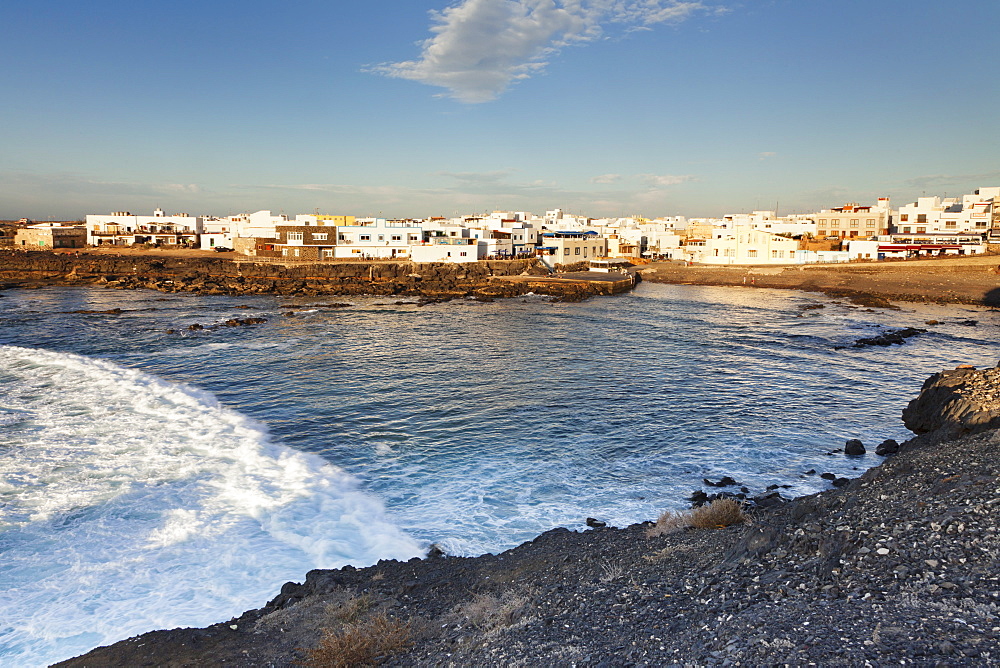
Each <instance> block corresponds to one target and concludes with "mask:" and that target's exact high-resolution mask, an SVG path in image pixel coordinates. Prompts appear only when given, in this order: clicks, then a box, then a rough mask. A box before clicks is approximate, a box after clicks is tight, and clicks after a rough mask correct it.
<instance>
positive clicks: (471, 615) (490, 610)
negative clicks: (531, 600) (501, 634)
mask: <svg viewBox="0 0 1000 668" xmlns="http://www.w3.org/2000/svg"><path fill="white" fill-rule="evenodd" d="M527 608H528V597H527V596H519V595H517V594H515V593H513V592H510V591H508V592H506V593H504V594H503V595H502V596H493V595H492V594H476V596H475V597H474V598H473V599H472V600H471V601H466V602H465V603H462V604H461V605H459V606H457V607H456V608H455V610H454V613H453V614H454V616H455V617H457V618H458V619H461V620H463V621H465V622H466V623H468V624H471V625H472V626H475V627H476V628H478V629H484V630H489V629H500V628H506V627H509V626H513V625H514V624H516V623H517V621H518V620H519V619H520V618H521V617H523V616H524V613H525V612H526V611H527Z"/></svg>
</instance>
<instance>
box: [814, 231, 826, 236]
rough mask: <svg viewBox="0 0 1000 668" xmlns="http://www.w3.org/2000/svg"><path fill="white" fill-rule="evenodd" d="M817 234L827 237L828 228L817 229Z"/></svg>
mask: <svg viewBox="0 0 1000 668" xmlns="http://www.w3.org/2000/svg"><path fill="white" fill-rule="evenodd" d="M816 236H819V237H825V236H826V230H816Z"/></svg>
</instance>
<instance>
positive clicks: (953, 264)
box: [638, 255, 1000, 306]
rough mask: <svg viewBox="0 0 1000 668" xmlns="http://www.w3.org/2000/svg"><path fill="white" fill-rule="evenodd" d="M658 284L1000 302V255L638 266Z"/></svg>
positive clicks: (874, 300)
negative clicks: (790, 263) (826, 262)
mask: <svg viewBox="0 0 1000 668" xmlns="http://www.w3.org/2000/svg"><path fill="white" fill-rule="evenodd" d="M638 271H639V273H640V274H641V275H642V278H643V280H646V281H652V282H655V283H674V284H691V285H730V286H738V287H747V288H782V289H789V290H805V291H810V292H823V293H826V294H829V295H832V296H843V297H846V298H850V299H852V300H855V301H859V302H860V303H866V304H869V305H884V303H880V302H884V301H904V302H937V303H943V304H949V303H951V304H978V305H984V306H996V305H998V304H1000V257H998V256H996V255H982V256H970V257H947V258H935V259H927V260H906V261H885V262H865V263H851V264H832V265H797V266H781V265H775V266H718V267H717V266H707V265H693V266H686V265H684V264H683V263H679V262H660V263H653V264H649V265H644V266H642V267H640V268H639V269H638Z"/></svg>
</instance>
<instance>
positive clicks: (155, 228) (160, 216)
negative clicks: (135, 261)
mask: <svg viewBox="0 0 1000 668" xmlns="http://www.w3.org/2000/svg"><path fill="white" fill-rule="evenodd" d="M86 227H87V243H88V244H90V245H91V246H101V245H105V244H112V245H117V246H124V245H130V244H142V243H149V244H168V245H179V244H197V243H198V235H200V234H201V233H202V219H201V217H198V216H189V215H188V214H186V213H179V214H176V215H173V216H167V215H165V214H164V213H163V210H162V209H156V210H155V211H154V212H153V215H151V216H135V215H132V213H130V212H128V211H117V212H115V213H112V214H111V215H108V216H104V215H99V214H88V215H87V222H86Z"/></svg>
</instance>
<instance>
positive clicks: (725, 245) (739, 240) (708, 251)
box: [681, 225, 799, 264]
mask: <svg viewBox="0 0 1000 668" xmlns="http://www.w3.org/2000/svg"><path fill="white" fill-rule="evenodd" d="M798 248H799V242H798V241H797V240H795V239H790V238H788V237H784V236H779V235H777V234H772V233H771V232H765V231H763V230H755V229H753V228H751V227H750V226H748V225H746V226H739V227H735V228H734V229H732V230H728V229H724V228H717V230H716V232H715V235H714V236H713V237H712V238H709V239H700V238H689V239H688V242H687V243H686V244H685V245H684V246H683V248H682V249H681V250H682V252H683V255H684V257H683V258H682V259H686V260H689V261H691V262H697V263H699V264H795V263H796V262H797V261H796V257H795V253H796V251H797V250H798Z"/></svg>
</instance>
